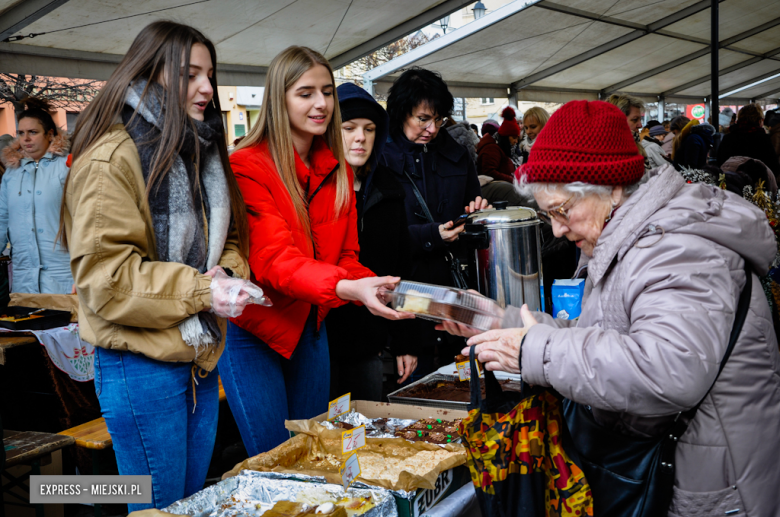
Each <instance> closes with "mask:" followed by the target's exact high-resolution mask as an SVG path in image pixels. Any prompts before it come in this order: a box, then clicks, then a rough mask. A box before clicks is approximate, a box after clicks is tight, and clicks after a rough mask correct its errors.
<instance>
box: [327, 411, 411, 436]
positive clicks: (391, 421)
mask: <svg viewBox="0 0 780 517" xmlns="http://www.w3.org/2000/svg"><path fill="white" fill-rule="evenodd" d="M335 422H343V423H346V424H351V425H352V426H354V427H358V426H360V425H365V426H366V437H367V438H395V437H396V436H395V432H396V431H399V430H401V429H403V428H405V427H409V426H410V425H412V424H413V423H415V422H417V420H416V419H411V420H408V419H402V418H368V417H366V416H364V415H362V414H360V413H358V412H357V411H355V410H354V409H350V410H349V411H348V412H347V413H344V414H343V415H339V416H338V417H336V419H335ZM320 425H321V426H322V427H324V428H325V429H338V427H336V426H335V425H333V422H329V421H328V420H325V421H323V422H320Z"/></svg>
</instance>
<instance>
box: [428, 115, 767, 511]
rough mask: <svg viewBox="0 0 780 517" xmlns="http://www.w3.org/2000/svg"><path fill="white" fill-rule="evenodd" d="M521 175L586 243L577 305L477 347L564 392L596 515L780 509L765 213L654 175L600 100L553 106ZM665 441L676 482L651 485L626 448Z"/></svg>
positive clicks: (491, 361)
mask: <svg viewBox="0 0 780 517" xmlns="http://www.w3.org/2000/svg"><path fill="white" fill-rule="evenodd" d="M517 174H518V176H519V178H518V179H519V180H520V183H521V184H522V185H523V186H524V188H525V189H527V190H528V191H530V192H531V193H533V196H534V198H535V199H536V201H537V203H538V204H539V207H540V209H541V210H542V213H544V214H546V215H547V216H548V217H549V218H550V220H551V222H552V227H553V231H554V232H555V234H556V235H558V236H565V237H566V238H567V239H569V240H570V241H573V242H575V243H576V245H577V247H579V248H580V249H581V250H582V255H583V259H582V260H581V265H583V264H584V263H587V266H588V267H587V274H588V278H587V280H586V283H585V298H584V300H583V304H582V313H581V315H580V317H579V319H578V320H577V321H571V320H561V319H553V318H552V317H550V315H548V314H544V313H534V314H533V315H532V314H531V313H530V312H529V311H528V308H527V307H525V306H524V307H523V308H522V309H518V308H514V307H507V310H506V314H505V316H504V320H503V322H502V327H503V328H501V329H496V330H491V331H489V332H485V333H482V334H479V335H476V336H474V337H472V338H471V339H470V340H469V342H468V343H469V345H475V347H476V348H475V352H476V354H477V356H478V357H479V360H480V361H482V363H483V364H484V365H485V368H486V369H487V370H502V371H507V372H512V373H521V374H522V376H523V381H525V382H527V383H528V384H530V385H534V386H543V387H552V388H553V389H555V390H556V391H557V392H558V393H560V394H561V395H562V396H563V397H565V398H566V399H568V400H567V401H565V402H564V408H565V411H564V412H565V415H566V420H567V424H568V427H569V429H570V431H571V437H572V444H573V450H576V451H577V452H579V456H580V458H581V460H582V461H581V462H580V463H579V464H580V465H581V466H582V470H583V471H584V472H585V476H586V477H587V479H588V482H589V484H590V487H591V490H592V493H593V502H594V514H595V515H602V516H613V515H621V516H622V515H640V514H642V515H659V516H660V515H669V516H670V517H671V516H677V515H680V516H682V515H694V514H695V515H700V516H715V515H731V514H734V515H747V516H754V515H777V501H778V498H777V490H776V488H775V487H776V485H777V481H778V480H780V463H778V461H777V454H776V453H773V454H769V453H768V451H769V448H770V447H772V448H773V449H772V450H777V447H778V437H777V429H778V428H780V354H778V348H777V336H776V335H775V331H774V327H773V324H772V314H771V312H770V310H769V306H768V305H767V301H766V298H765V296H764V291H763V289H762V288H761V282H760V280H759V276H763V275H765V274H766V273H767V271H768V270H769V267H770V265H771V264H772V261H773V260H774V258H775V253H776V251H777V248H776V244H775V238H774V235H773V231H772V228H771V227H770V225H769V224H768V221H767V218H766V215H765V214H764V213H763V212H762V211H761V210H759V209H757V208H756V207H755V206H753V205H752V204H750V203H747V202H745V201H744V200H742V199H740V198H739V197H737V196H735V195H733V194H731V193H729V192H725V191H723V190H721V189H719V188H717V187H713V186H709V185H705V184H688V183H686V181H685V179H683V177H682V175H680V173H678V172H677V171H676V170H675V169H674V167H672V166H671V165H664V166H663V167H660V168H657V169H653V170H651V171H649V172H648V173H647V174H646V175H645V170H644V160H643V158H642V157H641V156H640V155H639V154H638V152H637V149H636V146H635V145H634V139H633V137H632V135H631V131H630V130H629V129H628V128H627V126H626V124H625V115H624V114H623V112H622V111H620V110H619V109H618V108H616V107H615V106H613V105H612V104H608V103H605V102H601V101H593V102H588V101H572V102H570V103H568V104H566V105H564V106H563V107H561V108H560V109H559V110H558V111H556V112H555V113H554V114H553V115H552V116H551V117H550V120H549V122H548V123H547V125H546V126H545V129H544V131H542V132H541V134H540V135H539V137H538V139H537V141H536V143H535V144H534V147H533V150H532V151H531V154H530V157H529V160H528V162H527V163H526V164H524V165H523V167H522V168H521V169H520V170H519V171H518V173H517ZM645 181H646V182H645ZM748 287H749V288H750V291H746V292H745V297H744V300H745V301H741V300H740V299H741V298H742V294H741V293H743V290H746V289H748ZM740 309H741V310H742V312H740ZM740 313H741V314H742V315H743V318H744V320H743V321H744V324H743V325H742V328H741V332H735V336H737V338H736V341H735V345H734V347H733V351H732V353H731V355H730V356H728V355H727V350H728V344H729V342H730V334H731V333H732V328H733V327H734V325H735V322H737V321H739V319H740V318H738V317H737V316H735V315H737V314H740ZM443 327H444V328H446V329H447V330H448V331H450V332H455V333H456V334H460V335H471V334H470V331H469V329H467V328H465V327H462V326H459V325H452V324H445V325H443ZM737 330H739V329H737ZM468 350H469V349H468V348H467V349H465V353H468ZM721 365H723V367H722V368H723V370H722V372H721V373H720V374H719V368H720V367H721ZM699 403H700V404H701V405H700V406H698V411H696V410H694V408H696V407H697V405H698V404H699ZM691 410H693V411H691ZM675 422H676V423H677V424H678V426H680V427H674V426H673V425H674V423H675ZM682 424H684V425H682ZM686 426H687V427H686ZM669 436H671V438H670V441H667V442H666V443H665V446H668V445H669V444H671V443H674V447H676V449H672V456H673V458H674V461H670V460H668V459H667V460H666V461H664V462H661V464H660V467H659V468H660V469H662V471H659V472H661V476H666V479H667V480H668V481H667V482H666V484H664V483H663V482H661V481H662V479H661V480H659V479H658V478H656V480H655V482H652V483H651V482H650V481H649V480H650V479H653V478H652V477H648V476H641V475H638V474H637V472H641V470H642V468H643V467H642V464H641V463H640V462H635V461H632V460H633V459H634V458H637V455H636V454H635V453H632V452H631V450H632V447H633V448H634V450H635V449H636V447H639V446H642V444H643V443H645V444H647V443H648V442H649V443H659V441H660V439H661V437H669ZM746 438H747V439H746ZM764 444H766V446H763V445H764ZM772 444H774V445H772ZM571 450H572V449H569V451H571ZM667 450H668V449H667ZM632 454H633V455H634V456H633V458H631V455H632ZM629 458H631V459H629ZM649 463H651V464H653V465H657V464H655V463H653V462H649ZM647 464H648V463H645V465H647ZM607 466H609V467H611V470H610V471H607V470H604V469H603V468H602V467H607ZM621 469H622V470H621ZM650 476H652V474H651V475H650ZM672 481H673V486H672ZM651 485H652V486H653V487H654V488H655V492H649V491H648V492H645V490H646V487H649V486H651ZM667 490H668V491H667ZM642 494H646V495H647V498H646V499H641V500H640V496H641V495H642ZM651 495H654V497H651ZM642 501H644V503H646V506H645V507H644V511H642V510H640V509H639V505H641V503H642Z"/></svg>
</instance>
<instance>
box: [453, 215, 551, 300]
mask: <svg viewBox="0 0 780 517" xmlns="http://www.w3.org/2000/svg"><path fill="white" fill-rule="evenodd" d="M507 204H508V203H507V202H506V201H498V202H496V203H495V204H494V206H495V208H493V209H488V210H480V211H478V212H474V213H473V214H471V215H470V216H469V218H468V220H467V221H466V228H465V230H464V231H463V233H461V234H460V238H461V239H462V240H463V241H464V244H465V245H466V246H467V247H468V248H470V249H471V250H473V252H472V253H473V255H472V257H471V259H470V261H469V263H470V269H471V271H472V278H474V277H476V281H477V289H478V290H479V292H480V293H482V294H484V295H485V296H487V297H489V298H492V299H494V300H496V301H497V302H498V304H499V305H501V306H502V307H506V306H507V305H513V306H515V307H521V306H522V305H523V304H524V303H527V304H528V307H529V308H530V309H531V310H532V311H538V310H544V307H543V305H544V304H543V300H542V297H543V296H544V295H543V291H542V285H544V283H543V281H542V266H541V264H542V242H541V237H540V233H539V225H540V224H541V221H540V220H539V218H538V217H537V216H536V212H535V211H534V210H532V209H530V208H525V207H519V206H512V207H509V206H507Z"/></svg>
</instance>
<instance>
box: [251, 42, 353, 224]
mask: <svg viewBox="0 0 780 517" xmlns="http://www.w3.org/2000/svg"><path fill="white" fill-rule="evenodd" d="M317 65H322V66H324V67H325V68H327V69H328V73H329V74H330V78H331V81H333V116H332V117H331V120H330V123H329V124H328V128H327V130H326V131H325V142H326V143H327V144H328V147H329V148H330V150H331V152H332V153H333V155H334V156H335V157H336V159H337V160H338V162H339V169H338V171H337V172H336V178H335V181H336V199H335V205H334V206H335V211H336V215H337V216H338V215H339V214H341V213H343V212H344V211H346V210H347V209H348V208H349V204H350V200H351V196H352V195H353V193H352V184H351V183H350V181H349V172H348V169H347V164H346V161H345V159H344V147H343V146H342V137H341V111H340V109H339V99H338V97H337V93H336V80H335V78H334V77H333V69H332V68H331V66H330V63H328V60H327V59H325V57H324V56H323V55H322V54H320V53H319V52H317V51H315V50H312V49H310V48H307V47H298V46H292V47H287V48H286V49H284V50H283V51H281V52H280V53H279V54H278V55H277V56H276V57H275V58H274V59H273V61H271V65H270V66H269V67H268V73H267V75H266V82H265V92H264V93H263V105H262V107H261V109H260V117H259V119H258V121H257V123H256V124H255V125H254V126H253V127H252V129H251V130H250V131H249V133H247V135H246V137H245V138H244V139H243V140H241V142H239V144H238V145H237V146H236V150H238V149H243V148H244V147H251V146H253V145H257V144H259V143H260V142H262V141H264V140H265V141H267V142H268V150H269V151H270V152H271V158H272V159H273V161H274V164H275V165H276V170H277V171H278V172H279V176H280V177H281V179H282V182H283V183H284V186H285V187H287V192H288V193H289V194H290V198H291V199H292V202H293V206H294V207H295V212H296V214H297V215H298V220H299V221H300V223H301V225H302V226H303V227H304V229H305V230H306V232H307V233H308V234H309V235H311V231H310V229H311V226H310V222H309V210H308V200H307V199H306V192H304V190H303V187H302V186H301V184H300V182H299V181H298V175H297V174H296V170H295V147H294V146H293V138H292V129H291V127H290V117H289V115H288V113H287V95H286V94H287V91H288V90H289V89H290V88H292V86H293V85H294V84H295V83H296V82H297V81H298V79H300V78H301V76H302V75H303V74H305V73H306V72H307V71H309V70H311V69H312V68H314V67H315V66H317Z"/></svg>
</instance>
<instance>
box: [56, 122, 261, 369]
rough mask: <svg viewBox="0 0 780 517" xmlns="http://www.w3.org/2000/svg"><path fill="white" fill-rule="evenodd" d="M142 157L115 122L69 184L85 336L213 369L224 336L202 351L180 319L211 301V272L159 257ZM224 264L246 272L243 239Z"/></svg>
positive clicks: (70, 235)
mask: <svg viewBox="0 0 780 517" xmlns="http://www.w3.org/2000/svg"><path fill="white" fill-rule="evenodd" d="M145 191H146V185H145V183H144V178H143V173H142V169H141V159H140V157H139V156H138V150H137V148H136V146H135V143H133V140H132V138H131V137H130V135H129V134H128V133H127V131H125V129H124V126H123V125H122V124H115V125H114V126H113V127H112V128H111V130H110V131H109V132H108V133H107V134H106V135H104V136H103V137H101V138H100V139H99V140H98V141H97V142H96V143H95V145H93V146H92V148H91V149H89V151H88V152H86V153H85V154H83V155H82V156H80V157H79V158H78V159H77V160H76V162H75V163H74V164H73V166H72V168H71V173H70V180H69V182H68V184H67V185H66V193H65V202H66V208H67V210H66V212H65V235H66V236H67V240H68V248H69V250H70V265H71V270H72V272H73V279H74V281H75V283H76V286H77V289H78V297H79V331H80V334H81V338H82V339H83V340H85V341H87V342H89V343H92V344H93V345H95V346H99V347H102V348H110V349H113V350H123V351H124V350H127V351H130V352H135V353H140V354H143V355H145V356H147V357H150V358H152V359H156V360H159V361H170V362H174V361H176V362H193V361H194V362H195V364H197V365H198V366H199V367H201V368H203V369H204V370H207V371H211V370H213V369H214V368H215V367H216V365H217V361H218V360H219V357H220V355H221V354H222V350H223V349H224V346H225V331H226V322H225V320H223V319H219V323H220V328H221V330H222V341H221V342H220V343H219V344H217V345H211V346H204V347H201V348H200V349H199V351H198V354H197V357H196V354H195V349H194V348H193V347H191V346H188V345H187V344H186V343H185V342H184V340H183V339H182V336H181V332H180V331H179V328H178V325H179V323H181V322H182V321H183V320H184V319H186V318H187V317H189V316H190V315H193V314H197V313H198V312H200V311H202V310H208V309H209V308H210V307H211V287H210V286H211V278H210V277H208V276H206V275H202V274H200V273H199V272H198V271H197V270H196V269H194V268H192V267H190V266H187V265H185V264H180V263H177V262H158V261H156V259H155V255H156V250H157V248H156V246H155V234H154V229H153V227H152V217H151V212H150V210H149V203H148V202H147V199H146V193H145ZM219 265H220V266H223V267H227V268H230V269H231V270H232V271H233V273H234V275H235V276H238V277H241V278H247V277H248V272H249V267H248V265H247V263H246V260H245V259H244V258H243V256H242V255H241V253H240V252H239V245H238V237H237V235H236V234H235V231H233V232H232V233H231V234H230V235H228V238H227V241H226V243H225V247H224V251H223V252H222V258H221V259H220V261H219Z"/></svg>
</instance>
